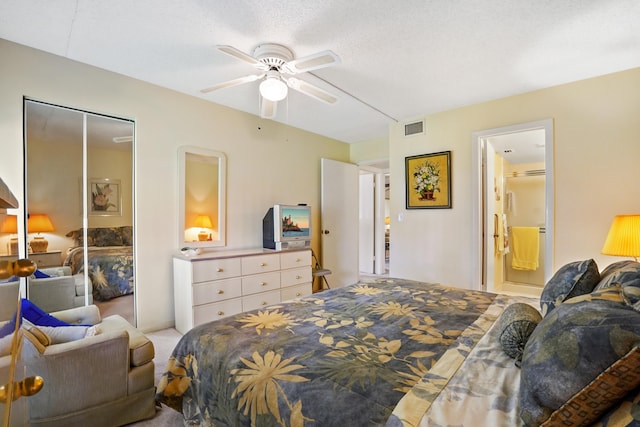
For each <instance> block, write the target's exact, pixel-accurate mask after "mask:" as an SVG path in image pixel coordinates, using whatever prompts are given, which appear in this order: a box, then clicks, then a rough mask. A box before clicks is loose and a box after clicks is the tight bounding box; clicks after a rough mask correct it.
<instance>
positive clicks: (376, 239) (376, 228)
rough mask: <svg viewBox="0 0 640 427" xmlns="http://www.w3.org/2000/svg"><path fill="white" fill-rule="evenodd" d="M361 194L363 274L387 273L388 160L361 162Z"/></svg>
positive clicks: (359, 254)
mask: <svg viewBox="0 0 640 427" xmlns="http://www.w3.org/2000/svg"><path fill="white" fill-rule="evenodd" d="M359 171H360V195H359V200H360V203H359V245H358V259H359V263H358V264H359V272H360V275H361V276H363V275H376V276H380V275H386V274H388V272H389V257H390V254H391V251H390V250H389V248H390V231H391V230H390V221H389V220H388V218H389V206H388V202H389V161H388V160H386V159H385V160H381V161H376V162H367V163H366V164H365V163H361V164H360V165H359Z"/></svg>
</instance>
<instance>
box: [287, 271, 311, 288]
mask: <svg viewBox="0 0 640 427" xmlns="http://www.w3.org/2000/svg"><path fill="white" fill-rule="evenodd" d="M305 282H311V267H300V268H292V269H289V270H282V271H281V272H280V287H285V286H292V285H297V284H300V283H305Z"/></svg>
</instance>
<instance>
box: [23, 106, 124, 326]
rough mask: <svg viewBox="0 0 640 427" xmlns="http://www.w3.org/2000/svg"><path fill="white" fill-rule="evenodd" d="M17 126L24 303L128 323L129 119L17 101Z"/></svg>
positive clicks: (50, 309)
mask: <svg viewBox="0 0 640 427" xmlns="http://www.w3.org/2000/svg"><path fill="white" fill-rule="evenodd" d="M24 123H25V181H26V182H25V186H24V188H25V218H24V219H23V220H24V225H25V230H26V232H25V235H24V236H22V237H23V238H24V240H25V245H24V247H25V248H26V250H27V254H26V256H27V257H29V258H30V259H32V260H33V261H35V262H36V263H37V265H38V270H39V271H40V272H41V273H42V274H38V276H39V277H32V278H30V279H29V282H28V285H27V291H26V292H27V296H28V298H29V299H31V300H33V302H34V303H35V304H37V305H41V306H42V307H43V309H45V310H46V311H49V312H51V311H57V310H60V309H66V308H71V307H73V306H80V305H86V304H91V303H93V304H96V305H98V307H99V308H100V312H101V315H102V316H107V315H110V314H120V315H122V316H123V317H125V318H126V319H127V320H129V321H130V322H131V323H132V324H135V313H134V307H135V304H134V298H135V292H134V289H135V274H134V261H135V260H134V241H133V235H134V233H133V197H134V191H133V144H134V135H135V124H134V122H133V121H131V120H127V119H121V118H117V117H111V116H105V115H101V114H95V113H91V112H88V111H82V110H78V109H73V108H67V107H63V106H59V105H53V104H48V103H43V102H38V101H33V100H25V102H24ZM46 276H49V277H46Z"/></svg>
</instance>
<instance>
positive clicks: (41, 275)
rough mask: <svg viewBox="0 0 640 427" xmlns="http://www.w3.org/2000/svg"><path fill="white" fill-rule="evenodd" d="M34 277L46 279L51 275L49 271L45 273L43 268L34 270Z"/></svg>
mask: <svg viewBox="0 0 640 427" xmlns="http://www.w3.org/2000/svg"><path fill="white" fill-rule="evenodd" d="M33 277H35V278H36V279H46V278H48V277H51V276H49V275H48V274H47V273H43V272H42V271H41V270H36V271H34V272H33Z"/></svg>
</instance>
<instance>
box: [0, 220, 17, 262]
mask: <svg viewBox="0 0 640 427" xmlns="http://www.w3.org/2000/svg"><path fill="white" fill-rule="evenodd" d="M0 233H7V234H13V236H11V237H10V238H9V245H8V251H9V255H16V254H17V253H18V215H7V216H6V217H5V218H4V221H3V222H2V226H0Z"/></svg>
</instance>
